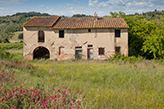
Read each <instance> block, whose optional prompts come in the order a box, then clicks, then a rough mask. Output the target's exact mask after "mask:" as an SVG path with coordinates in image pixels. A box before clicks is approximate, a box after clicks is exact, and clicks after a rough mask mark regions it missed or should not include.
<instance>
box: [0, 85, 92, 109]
mask: <svg viewBox="0 0 164 109" xmlns="http://www.w3.org/2000/svg"><path fill="white" fill-rule="evenodd" d="M0 92H1V95H0V104H1V108H2V109H3V108H9V107H10V108H12V109H23V108H46V109H47V108H53V109H59V108H61V109H68V108H69V109H75V108H76V109H79V108H87V107H86V104H85V102H84V98H85V96H82V95H81V93H80V92H79V91H77V92H71V91H70V90H69V89H67V87H65V88H62V89H58V90H57V91H55V89H52V88H50V89H49V90H47V91H46V90H45V89H44V88H42V89H40V88H38V89H36V88H35V89H22V86H20V88H14V89H13V90H10V91H7V90H5V88H3V89H2V90H0ZM51 94H54V95H51ZM88 108H89V107H88Z"/></svg>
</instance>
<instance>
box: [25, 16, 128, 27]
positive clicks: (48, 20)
mask: <svg viewBox="0 0 164 109" xmlns="http://www.w3.org/2000/svg"><path fill="white" fill-rule="evenodd" d="M22 26H25V27H51V28H53V29H83V28H129V26H128V25H127V24H126V22H125V21H124V19H123V18H97V19H95V18H94V17H81V18H60V17H59V16H53V17H34V18H33V19H31V20H30V21H28V22H27V23H25V24H23V25H22Z"/></svg>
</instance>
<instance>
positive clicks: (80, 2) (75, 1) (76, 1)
mask: <svg viewBox="0 0 164 109" xmlns="http://www.w3.org/2000/svg"><path fill="white" fill-rule="evenodd" d="M73 2H75V3H81V2H79V1H76V0H75V1H73Z"/></svg>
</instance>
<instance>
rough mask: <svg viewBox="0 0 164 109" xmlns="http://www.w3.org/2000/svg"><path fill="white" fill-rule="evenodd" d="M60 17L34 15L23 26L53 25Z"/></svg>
mask: <svg viewBox="0 0 164 109" xmlns="http://www.w3.org/2000/svg"><path fill="white" fill-rule="evenodd" d="M58 19H59V16H53V17H34V18H32V19H31V20H29V21H28V22H26V23H25V24H23V25H22V26H25V27H52V26H53V25H54V23H55V22H56V21H57V20H58Z"/></svg>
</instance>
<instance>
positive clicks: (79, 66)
mask: <svg viewBox="0 0 164 109" xmlns="http://www.w3.org/2000/svg"><path fill="white" fill-rule="evenodd" d="M13 55H14V56H13V57H12V58H11V59H10V60H9V59H7V60H5V62H6V63H3V64H1V65H0V69H1V70H0V73H1V71H3V70H5V71H6V69H7V71H6V72H8V71H10V69H12V70H13V71H14V72H13V73H14V80H13V81H12V82H5V85H6V90H8V91H9V90H12V89H13V88H14V87H19V86H23V88H24V89H34V88H44V89H45V90H48V89H49V88H50V87H53V88H55V89H56V90H57V89H59V88H61V87H68V88H69V89H71V90H79V91H80V92H82V95H85V96H86V102H87V105H88V106H89V107H90V108H93V109H96V108H97V109H99V108H100V109H109V108H110V109H122V108H125V109H131V108H137V109H138V108H139V109H140V108H163V107H164V79H163V78H164V64H163V63H160V62H156V60H144V59H143V58H141V57H138V58H136V57H130V58H128V57H123V56H119V55H117V56H115V57H114V58H115V59H109V60H106V61H100V60H76V61H74V60H72V61H50V60H44V59H41V60H34V61H25V60H23V61H21V60H19V59H17V58H16V56H17V54H13ZM19 57H20V59H21V58H23V57H22V55H21V53H19ZM1 61H2V60H0V63H1ZM0 82H2V81H0Z"/></svg>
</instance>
